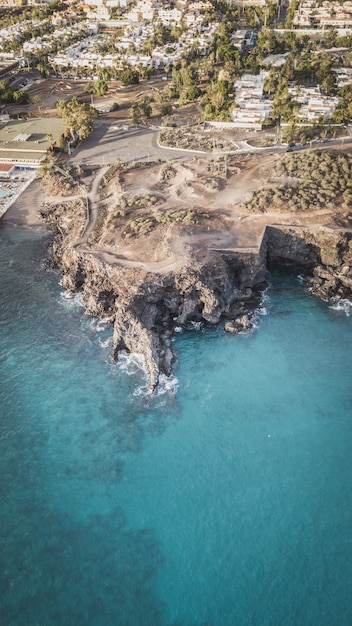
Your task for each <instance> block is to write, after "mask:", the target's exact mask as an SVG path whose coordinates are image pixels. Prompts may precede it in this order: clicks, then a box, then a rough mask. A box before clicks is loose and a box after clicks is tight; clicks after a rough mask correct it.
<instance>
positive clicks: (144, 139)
mask: <svg viewBox="0 0 352 626" xmlns="http://www.w3.org/2000/svg"><path fill="white" fill-rule="evenodd" d="M158 133H159V131H158V130H157V129H150V128H148V127H144V126H137V127H129V129H128V130H123V129H122V128H121V129H119V128H118V127H117V126H114V125H113V124H111V122H100V123H99V122H98V124H97V126H96V128H95V129H94V131H93V132H92V134H91V135H90V136H89V137H88V139H86V140H85V141H83V142H82V143H81V144H80V146H79V147H78V148H76V149H75V150H74V151H73V154H72V155H71V157H70V159H69V163H70V164H72V165H77V164H82V165H98V164H99V165H101V166H104V165H111V164H113V163H115V161H116V160H117V159H121V160H122V161H124V162H126V163H129V162H131V161H148V160H150V161H155V160H157V159H162V160H163V161H171V160H174V159H184V158H185V157H186V156H187V157H189V156H190V154H192V153H191V152H189V151H187V150H170V149H167V148H166V149H164V148H160V147H159V146H158V144H157V136H158Z"/></svg>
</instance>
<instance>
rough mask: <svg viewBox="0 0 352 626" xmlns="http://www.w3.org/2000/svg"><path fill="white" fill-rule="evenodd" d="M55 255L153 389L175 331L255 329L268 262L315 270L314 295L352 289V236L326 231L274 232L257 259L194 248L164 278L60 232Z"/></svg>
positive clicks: (165, 368) (69, 283) (169, 359)
mask: <svg viewBox="0 0 352 626" xmlns="http://www.w3.org/2000/svg"><path fill="white" fill-rule="evenodd" d="M53 257H54V259H55V261H56V262H57V264H58V266H59V268H60V269H61V271H62V272H63V286H64V287H65V288H67V289H70V290H78V289H79V290H81V291H82V292H83V298H84V303H85V306H86V310H87V313H88V314H90V315H102V316H104V317H108V318H109V319H110V321H111V323H113V324H114V334H113V356H114V357H116V355H117V353H118V352H119V350H122V349H127V350H128V351H130V352H137V353H140V354H142V355H143V356H144V358H145V362H146V367H147V370H148V373H149V378H150V385H151V387H152V388H154V387H155V386H156V385H157V384H158V380H159V374H160V373H161V372H163V373H165V374H166V375H169V374H170V372H171V369H172V365H173V361H174V356H173V353H172V348H171V337H172V334H173V330H174V328H175V326H180V325H181V326H184V327H189V325H190V324H191V323H192V322H201V321H204V322H206V323H207V324H217V323H218V322H219V321H220V320H221V319H225V320H227V322H226V326H225V328H226V330H227V331H229V332H239V331H241V330H246V329H248V328H249V327H250V324H251V322H250V317H251V313H252V312H253V310H254V309H255V308H256V307H257V306H258V304H259V301H260V297H261V292H262V289H263V286H264V284H265V277H266V267H267V262H269V263H276V264H281V263H287V262H289V263H291V264H294V265H295V266H298V267H302V268H304V269H305V271H306V273H309V274H310V276H311V278H310V279H309V281H308V282H309V288H310V290H311V292H312V293H314V294H315V295H317V296H319V297H320V298H323V299H325V300H328V299H329V298H331V297H333V296H339V297H343V298H348V297H350V295H351V291H352V270H351V268H352V233H350V232H346V231H341V230H334V229H332V228H326V227H311V228H310V227H309V228H308V227H291V226H290V227H289V226H280V227H275V228H274V227H272V226H270V227H267V229H266V232H265V235H264V238H263V243H262V246H261V249H260V250H259V251H258V253H257V254H255V253H250V254H245V253H239V252H230V251H221V250H220V251H210V250H207V251H203V250H201V249H200V248H198V249H197V250H196V251H194V252H192V251H189V253H188V255H187V257H186V259H185V263H184V265H183V267H182V269H177V270H175V271H173V272H171V271H170V272H169V273H165V274H161V273H160V274H158V273H155V272H148V271H145V270H144V269H141V268H139V267H137V268H136V267H129V266H127V264H120V263H118V262H115V263H110V262H109V263H108V262H107V261H106V260H104V256H103V254H102V253H101V254H99V251H97V250H94V249H92V251H91V252H89V251H88V250H87V249H82V248H81V247H80V246H79V245H76V246H75V245H74V244H72V243H70V242H68V241H67V240H66V238H64V237H62V236H61V235H58V236H57V237H56V241H55V243H54V246H53Z"/></svg>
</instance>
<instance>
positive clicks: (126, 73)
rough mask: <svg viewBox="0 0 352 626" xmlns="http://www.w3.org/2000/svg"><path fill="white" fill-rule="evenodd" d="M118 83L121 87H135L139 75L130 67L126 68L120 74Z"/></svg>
mask: <svg viewBox="0 0 352 626" xmlns="http://www.w3.org/2000/svg"><path fill="white" fill-rule="evenodd" d="M120 81H121V82H122V84H123V85H125V86H128V85H137V84H138V83H139V73H138V72H137V71H136V70H133V69H132V68H131V67H127V68H126V69H125V70H123V71H122V72H121V74H120Z"/></svg>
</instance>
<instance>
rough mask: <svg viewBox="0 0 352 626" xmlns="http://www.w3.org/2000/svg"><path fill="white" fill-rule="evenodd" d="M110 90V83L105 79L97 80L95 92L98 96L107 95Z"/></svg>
mask: <svg viewBox="0 0 352 626" xmlns="http://www.w3.org/2000/svg"><path fill="white" fill-rule="evenodd" d="M107 91H108V85H107V83H106V81H105V80H97V81H96V82H95V83H94V93H95V95H97V96H105V94H106V93H107Z"/></svg>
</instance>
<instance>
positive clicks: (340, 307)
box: [329, 298, 352, 317]
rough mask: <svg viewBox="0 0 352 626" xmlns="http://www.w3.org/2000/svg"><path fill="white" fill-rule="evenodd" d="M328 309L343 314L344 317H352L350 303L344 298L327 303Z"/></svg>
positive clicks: (351, 304) (351, 305)
mask: <svg viewBox="0 0 352 626" xmlns="http://www.w3.org/2000/svg"><path fill="white" fill-rule="evenodd" d="M329 308H330V309H332V310H333V311H337V312H339V313H344V314H345V315H346V317H350V315H352V302H351V300H347V299H344V298H332V299H331V300H330V303H329Z"/></svg>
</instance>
